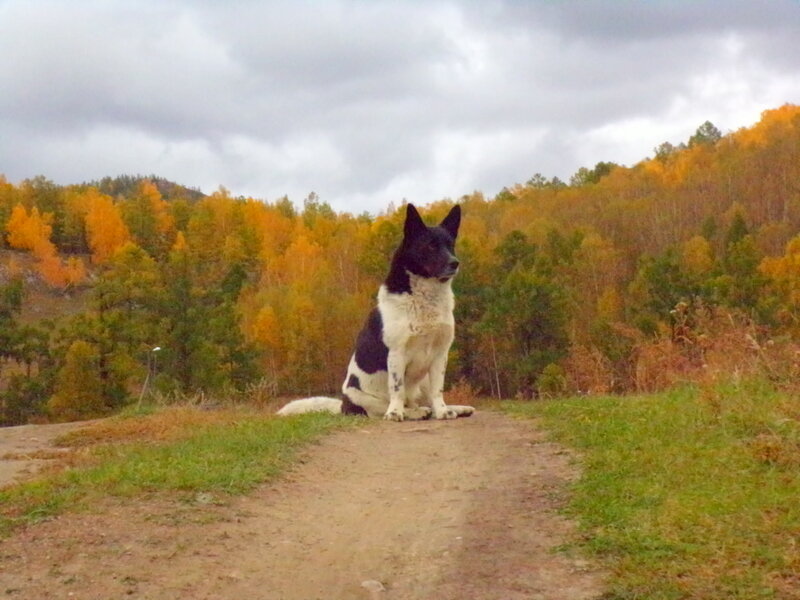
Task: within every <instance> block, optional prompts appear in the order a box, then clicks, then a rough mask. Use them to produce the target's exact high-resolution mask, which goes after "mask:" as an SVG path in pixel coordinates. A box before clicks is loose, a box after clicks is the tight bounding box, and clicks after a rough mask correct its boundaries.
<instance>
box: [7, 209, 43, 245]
mask: <svg viewBox="0 0 800 600" xmlns="http://www.w3.org/2000/svg"><path fill="white" fill-rule="evenodd" d="M52 222H53V215H52V214H50V213H45V214H44V215H40V214H39V209H38V208H36V207H35V206H34V207H33V208H32V209H31V212H30V213H28V211H27V210H26V209H25V207H24V206H22V204H17V205H16V206H15V207H14V209H13V210H12V211H11V217H10V218H9V220H8V223H7V224H6V231H7V232H8V244H9V246H11V247H12V248H18V249H20V250H34V249H35V248H37V247H38V246H41V245H42V244H49V243H50V235H51V234H52V232H53V228H52V226H51V223H52Z"/></svg>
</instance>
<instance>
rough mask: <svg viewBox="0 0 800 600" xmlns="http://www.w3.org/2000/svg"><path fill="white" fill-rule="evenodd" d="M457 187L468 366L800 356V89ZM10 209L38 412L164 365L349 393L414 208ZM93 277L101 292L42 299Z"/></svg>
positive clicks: (88, 400) (571, 372)
mask: <svg viewBox="0 0 800 600" xmlns="http://www.w3.org/2000/svg"><path fill="white" fill-rule="evenodd" d="M453 202H454V201H453V200H441V201H438V202H434V203H433V204H431V205H429V206H427V207H426V208H425V209H424V210H423V213H424V215H425V216H426V218H427V219H428V220H429V222H433V221H438V220H441V219H442V218H443V216H444V215H445V214H446V212H447V210H448V209H449V207H450V206H451V205H452V204H453ZM457 202H459V203H461V204H462V206H463V208H464V219H463V223H462V229H461V233H460V236H459V242H458V247H457V248H458V253H459V256H460V258H461V261H462V271H461V273H460V274H459V276H458V277H457V278H456V280H455V283H454V286H455V290H456V296H457V315H456V318H457V328H456V333H457V339H456V344H455V345H454V347H453V349H452V352H451V357H450V364H449V367H448V369H449V377H448V380H449V382H451V384H457V385H459V386H469V387H470V388H471V389H472V390H475V391H478V392H482V393H486V394H492V395H495V396H502V397H514V396H519V397H534V396H537V395H554V394H560V393H567V392H570V393H576V392H580V393H600V392H625V391H629V390H650V389H659V388H664V387H668V386H670V385H673V384H675V383H677V382H680V381H685V380H698V379H702V378H705V377H716V376H724V375H730V374H731V373H734V372H735V373H737V374H741V373H743V372H746V371H748V370H753V369H757V370H759V372H761V373H762V374H765V375H766V376H768V377H770V378H772V379H774V380H777V381H789V380H790V379H791V378H792V376H794V375H795V374H796V370H797V367H798V364H797V354H796V353H795V340H796V339H797V335H798V333H800V236H799V235H798V234H800V107H798V106H793V105H785V106H783V107H780V108H778V109H775V110H770V111H766V112H765V113H764V114H763V115H762V118H761V120H760V122H759V123H757V124H756V125H754V126H752V127H749V128H745V129H741V130H739V131H736V132H732V133H729V134H726V135H722V134H721V132H720V131H719V130H717V129H716V127H714V125H713V124H711V123H708V122H707V123H704V124H703V125H701V126H700V127H699V128H698V129H697V132H696V133H695V135H693V136H692V137H691V138H690V139H689V140H687V142H686V143H685V144H680V145H678V146H674V145H671V144H669V143H663V144H661V145H659V146H657V147H656V148H655V150H654V156H653V157H652V158H647V159H644V160H642V161H641V162H639V163H638V164H636V165H634V166H631V167H624V166H619V165H615V164H613V163H608V162H601V163H598V164H597V165H595V167H593V168H582V169H580V170H579V171H578V172H577V173H576V174H575V175H574V176H573V177H572V178H571V179H570V181H569V183H564V182H562V181H560V180H558V179H557V178H552V179H548V178H547V177H544V176H542V175H540V174H536V175H534V176H533V177H532V178H531V179H530V180H529V181H528V182H526V183H524V184H516V185H510V186H509V187H508V188H506V189H504V190H502V191H501V192H500V193H499V194H497V196H496V197H494V198H491V199H489V198H485V197H484V196H483V195H482V194H481V193H480V192H475V193H473V194H470V195H468V196H464V197H462V198H459V199H458V200H457ZM0 229H1V230H2V238H1V240H2V241H1V242H0V252H2V256H3V261H2V265H0V423H3V424H14V423H22V422H26V421H28V420H30V419H41V418H50V419H54V420H59V419H61V420H63V419H74V418H82V417H89V416H94V415H100V414H104V413H107V412H109V411H113V410H115V409H117V408H119V407H121V406H123V405H125V404H126V403H129V402H131V401H135V400H136V399H137V397H138V396H139V394H140V392H141V389H142V384H143V381H144V380H145V378H146V376H147V375H148V374H150V375H151V376H152V377H151V385H150V388H149V390H150V391H152V392H158V393H161V394H193V393H199V392H202V393H204V394H206V395H212V396H213V395H219V396H222V395H232V394H233V395H237V397H246V396H247V393H248V390H250V391H252V390H254V389H258V390H260V393H268V394H271V395H302V394H310V393H320V392H328V393H330V392H335V391H336V390H337V389H338V387H339V385H340V383H341V381H340V380H341V378H342V375H343V373H344V370H345V367H346V364H347V361H348V358H349V354H350V352H351V350H352V344H353V340H354V339H355V335H356V333H357V331H358V329H359V328H360V326H361V322H362V320H363V318H364V317H365V315H366V314H367V312H368V310H369V307H370V306H371V305H372V304H373V303H374V296H375V293H376V290H377V286H378V285H379V283H380V282H381V280H382V278H383V276H384V275H385V271H386V269H387V265H388V260H389V257H390V255H391V252H392V250H393V248H394V246H395V245H396V244H397V242H398V240H399V237H400V235H401V231H402V211H401V210H389V211H387V214H383V215H379V216H371V215H366V214H364V215H358V216H354V215H351V214H348V213H340V214H339V213H336V212H334V211H333V210H332V209H331V207H330V206H329V205H327V204H326V203H325V202H323V201H321V200H320V199H319V198H318V197H317V196H316V195H314V194H311V195H310V196H309V197H308V198H306V199H305V200H304V201H303V202H302V210H298V209H297V208H296V207H295V205H294V204H293V203H292V202H291V201H290V200H289V199H288V198H281V199H278V200H275V201H262V200H259V199H254V198H244V197H234V196H232V195H231V194H230V193H229V192H228V191H227V190H225V189H222V188H221V189H220V190H218V191H217V192H215V193H213V194H211V195H208V196H204V195H203V194H201V193H199V192H198V191H197V190H192V189H190V188H184V187H182V186H178V185H176V184H173V183H171V182H167V181H165V180H163V179H158V178H141V177H121V178H117V179H113V180H112V179H108V178H107V179H104V180H102V181H100V182H93V183H91V184H88V183H87V184H81V185H71V186H58V185H55V184H53V183H52V182H50V181H48V180H47V179H46V178H44V177H37V178H34V179H32V180H26V181H23V182H21V183H20V184H12V183H10V182H8V181H7V180H5V179H4V178H2V177H0ZM76 297H80V298H81V299H82V301H81V304H80V307H81V308H80V310H71V311H65V313H64V314H57V315H53V316H52V317H53V318H49V319H30V318H22V316H21V315H24V314H26V307H27V308H29V305H30V303H36V302H42V301H43V299H46V298H50V299H52V300H53V301H57V300H58V299H59V298H73V299H74V298H76ZM27 312H28V313H30V311H27ZM155 348H159V350H154V349H155Z"/></svg>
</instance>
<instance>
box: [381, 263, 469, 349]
mask: <svg viewBox="0 0 800 600" xmlns="http://www.w3.org/2000/svg"><path fill="white" fill-rule="evenodd" d="M378 306H379V308H380V312H381V317H382V318H383V327H384V339H385V342H386V345H387V346H388V347H389V348H391V347H393V345H394V347H397V346H398V345H410V346H412V348H409V349H413V350H417V351H424V350H423V349H424V348H426V347H430V346H435V345H438V343H439V340H440V339H441V338H448V337H449V336H450V335H452V331H453V326H454V320H453V307H454V301H453V291H452V289H451V288H450V285H449V283H440V282H438V281H436V280H433V281H431V280H426V279H424V278H412V280H411V293H410V294H391V293H389V292H388V291H387V290H386V288H385V287H382V288H381V290H380V292H379V293H378Z"/></svg>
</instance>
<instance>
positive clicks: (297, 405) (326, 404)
mask: <svg viewBox="0 0 800 600" xmlns="http://www.w3.org/2000/svg"><path fill="white" fill-rule="evenodd" d="M310 412H329V413H332V414H334V415H339V414H341V413H342V401H341V400H337V399H336V398H326V397H325V396H314V397H313V398H303V399H302V400H292V401H291V402H289V404H287V405H286V406H284V407H283V408H281V409H280V410H279V411H278V412H277V413H276V414H279V415H280V416H282V417H286V416H288V415H303V414H305V413H310Z"/></svg>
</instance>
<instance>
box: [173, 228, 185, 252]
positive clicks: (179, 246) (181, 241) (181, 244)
mask: <svg viewBox="0 0 800 600" xmlns="http://www.w3.org/2000/svg"><path fill="white" fill-rule="evenodd" d="M187 248H188V245H187V244H186V236H185V235H183V232H182V231H179V232H178V233H177V235H176V236H175V243H174V244H172V252H184V251H186V249H187Z"/></svg>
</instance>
